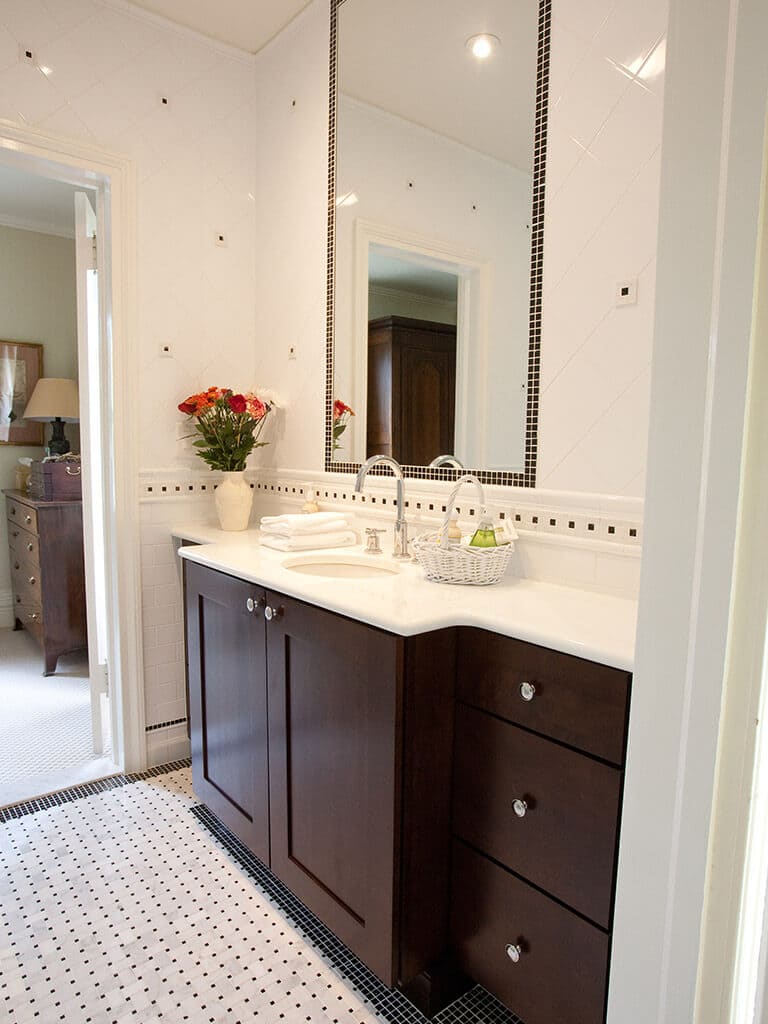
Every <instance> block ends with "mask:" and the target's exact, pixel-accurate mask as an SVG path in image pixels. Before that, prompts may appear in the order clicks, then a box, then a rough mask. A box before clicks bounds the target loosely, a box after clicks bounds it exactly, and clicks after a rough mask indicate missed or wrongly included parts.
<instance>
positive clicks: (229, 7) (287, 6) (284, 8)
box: [133, 0, 311, 53]
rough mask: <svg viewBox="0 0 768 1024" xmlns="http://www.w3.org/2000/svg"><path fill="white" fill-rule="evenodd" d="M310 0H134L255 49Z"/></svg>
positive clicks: (214, 35) (179, 22)
mask: <svg viewBox="0 0 768 1024" xmlns="http://www.w3.org/2000/svg"><path fill="white" fill-rule="evenodd" d="M310 2H311V0H216V2H215V3H213V2H212V0H133V3H134V4H135V5H136V6H137V7H143V8H144V9H145V10H147V11H151V12H152V13H153V14H160V15H162V16H163V17H164V18H168V19H169V20H170V21H175V22H176V24H177V25H184V26H186V28H192V29H195V31H197V32H202V33H203V35H206V36H210V38H211V39H218V40H219V42H222V43H228V44H229V45H230V46H236V47H237V48H238V49H240V50H247V51H248V52H249V53H256V52H257V51H258V50H260V49H261V48H262V46H264V45H265V44H266V43H268V42H269V40H270V39H272V37H273V36H276V35H277V33H278V32H279V31H280V30H281V29H283V28H285V26H286V25H287V24H288V22H289V21H292V20H293V19H294V18H295V17H296V15H297V14H298V13H299V12H300V11H303V10H304V8H305V7H307V6H308V5H309V3H310Z"/></svg>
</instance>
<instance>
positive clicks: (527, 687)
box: [520, 680, 536, 701]
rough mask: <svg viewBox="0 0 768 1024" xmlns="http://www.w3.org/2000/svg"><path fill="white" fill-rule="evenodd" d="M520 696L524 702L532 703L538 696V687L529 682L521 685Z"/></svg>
mask: <svg viewBox="0 0 768 1024" xmlns="http://www.w3.org/2000/svg"><path fill="white" fill-rule="evenodd" d="M520 696H521V697H522V698H523V700H527V701H532V700H533V698H534V697H535V696H536V687H535V686H534V685H533V683H529V682H528V681H527V680H526V681H525V682H523V683H520Z"/></svg>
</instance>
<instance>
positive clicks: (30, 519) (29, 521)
mask: <svg viewBox="0 0 768 1024" xmlns="http://www.w3.org/2000/svg"><path fill="white" fill-rule="evenodd" d="M24 522H25V523H31V522H32V516H24Z"/></svg>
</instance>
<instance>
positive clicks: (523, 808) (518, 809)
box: [512, 800, 528, 818]
mask: <svg viewBox="0 0 768 1024" xmlns="http://www.w3.org/2000/svg"><path fill="white" fill-rule="evenodd" d="M512 810H513V811H514V812H515V814H516V815H517V816H518V818H524V817H525V816H526V814H527V813H528V804H527V802H526V801H525V800H515V801H514V802H513V804H512Z"/></svg>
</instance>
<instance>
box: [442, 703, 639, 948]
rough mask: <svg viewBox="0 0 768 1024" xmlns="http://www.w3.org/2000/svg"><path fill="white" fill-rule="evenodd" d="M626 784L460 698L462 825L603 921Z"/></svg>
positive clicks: (458, 820)
mask: <svg viewBox="0 0 768 1024" xmlns="http://www.w3.org/2000/svg"><path fill="white" fill-rule="evenodd" d="M621 787H622V773H621V772H620V771H619V770H618V769H617V768H611V767H610V766H609V765H605V764H601V763H600V762H599V761H594V760H593V759H592V758H591V757H586V756H585V755H584V754H579V753H577V752H576V751H573V750H569V749H568V748H567V747H561V746H560V745H559V744H557V743H553V742H552V741H551V740H547V739H543V738H542V737H540V736H535V735H533V734H532V733H529V732H526V731H525V730H524V729H519V728H518V727H517V726H515V725H510V724H509V723H507V722H502V721H501V720H500V719H498V718H494V717H492V716H491V715H488V714H486V713H485V712H483V711H477V710H475V709H474V708H470V707H467V706H466V705H463V704H459V705H457V708H456V731H455V756H454V787H453V792H454V802H453V830H454V832H455V833H456V835H458V836H460V837H461V838H462V839H465V840H466V841H467V842H468V843H471V844H472V845H473V846H475V847H477V848H478V849H479V850H482V851H483V852H484V853H487V854H489V855H490V856H491V857H493V858H494V859H495V860H498V861H500V862H501V863H502V864H505V865H506V866H507V867H510V868H512V869H513V870H514V871H516V872H517V873H518V874H520V875H523V876H524V877H525V878H527V879H529V880H530V881H531V882H533V883H534V884H535V885H538V886H540V887H541V888H542V889H545V890H546V891H547V892H549V893H551V894H552V895H553V896H556V897H557V898H558V899H560V900H562V901H563V902H564V903H567V904H568V905H569V906H571V907H573V908H574V909H576V910H578V911H580V912H581V913H582V914H584V915H586V916H587V917H589V918H590V919H591V920H593V921H596V922H597V923H598V924H599V925H601V926H602V927H604V928H608V927H609V925H610V919H611V903H612V894H613V877H614V866H615V857H616V835H617V830H618V820H619V808H620V805H621ZM516 807H517V813H516V810H515V808H516Z"/></svg>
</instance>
